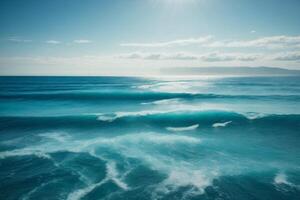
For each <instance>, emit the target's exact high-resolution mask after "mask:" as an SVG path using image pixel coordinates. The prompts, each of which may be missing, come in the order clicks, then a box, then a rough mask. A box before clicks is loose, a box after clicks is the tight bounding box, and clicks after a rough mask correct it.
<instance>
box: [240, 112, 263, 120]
mask: <svg viewBox="0 0 300 200" xmlns="http://www.w3.org/2000/svg"><path fill="white" fill-rule="evenodd" d="M241 114H243V115H244V116H245V117H246V118H248V119H250V120H254V119H260V118H263V117H265V116H267V114H264V113H254V112H246V113H241Z"/></svg>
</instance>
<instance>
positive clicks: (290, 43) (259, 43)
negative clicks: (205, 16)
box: [212, 35, 300, 48]
mask: <svg viewBox="0 0 300 200" xmlns="http://www.w3.org/2000/svg"><path fill="white" fill-rule="evenodd" d="M299 44H300V36H285V35H281V36H270V37H261V38H257V39H254V40H239V41H221V42H219V43H218V44H216V45H212V47H267V48H283V47H296V46H297V45H299Z"/></svg>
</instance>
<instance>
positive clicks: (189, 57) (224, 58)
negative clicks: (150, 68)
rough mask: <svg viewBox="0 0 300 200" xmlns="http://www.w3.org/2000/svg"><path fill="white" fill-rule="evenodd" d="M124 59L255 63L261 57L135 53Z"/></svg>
mask: <svg viewBox="0 0 300 200" xmlns="http://www.w3.org/2000/svg"><path fill="white" fill-rule="evenodd" d="M119 57H120V58H123V59H141V60H201V61H205V62H221V61H255V60H257V59H259V58H260V57H261V55H257V54H240V53H219V52H211V53H205V54H198V55H197V54H192V53H182V52H180V53H140V52H134V53H129V54H122V55H120V56H119Z"/></svg>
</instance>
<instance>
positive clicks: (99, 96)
mask: <svg viewBox="0 0 300 200" xmlns="http://www.w3.org/2000/svg"><path fill="white" fill-rule="evenodd" d="M0 99H6V100H14V99H17V100H22V99H23V100H69V101H97V102H98V101H108V100H110V101H121V100H140V101H154V102H153V103H154V104H155V101H159V100H168V99H186V100H189V99H190V100H193V99H245V100H259V99H264V100H287V101H299V100H300V95H227V94H210V93H188V92H187V93H185V92H179V93H168V92H151V91H147V92H145V91H125V92H124V91H107V92H103V91H102V92H53V93H12V94H0ZM156 103H158V102H156Z"/></svg>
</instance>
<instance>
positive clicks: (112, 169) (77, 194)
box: [67, 162, 129, 200]
mask: <svg viewBox="0 0 300 200" xmlns="http://www.w3.org/2000/svg"><path fill="white" fill-rule="evenodd" d="M119 176H120V175H119V173H118V171H117V169H116V164H115V163H114V162H108V163H107V164H106V177H105V178H104V179H103V180H101V181H100V182H98V183H95V184H91V185H88V186H87V187H85V188H82V189H78V190H76V191H74V192H72V193H70V194H69V195H68V198H67V200H79V199H81V198H83V197H84V196H86V195H87V194H88V193H90V192H91V191H93V190H94V189H95V188H97V187H99V186H101V185H103V184H105V183H107V182H108V181H112V182H114V183H115V184H116V185H117V186H118V187H119V188H121V189H123V190H128V189H129V188H128V186H127V184H126V183H124V182H122V181H121V180H120V179H119Z"/></svg>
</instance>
